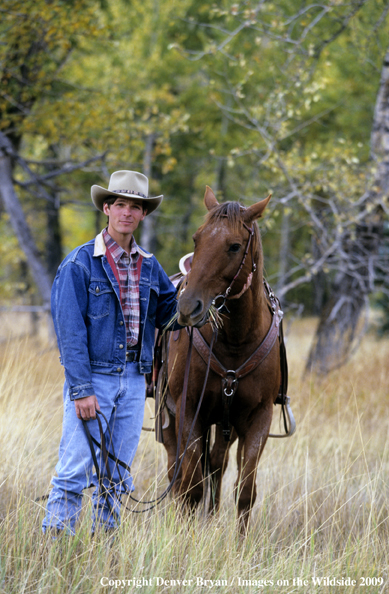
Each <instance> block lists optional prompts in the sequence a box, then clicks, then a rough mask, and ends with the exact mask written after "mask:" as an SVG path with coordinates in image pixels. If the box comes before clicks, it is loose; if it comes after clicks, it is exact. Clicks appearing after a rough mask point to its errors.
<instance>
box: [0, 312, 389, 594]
mask: <svg viewBox="0 0 389 594" xmlns="http://www.w3.org/2000/svg"><path fill="white" fill-rule="evenodd" d="M314 329H315V324H314V321H313V320H302V321H298V322H295V323H293V324H292V325H291V327H290V328H289V329H288V327H287V330H289V331H288V339H287V351H288V361H289V370H290V376H289V396H290V397H291V401H292V408H293V412H294V415H295V418H296V422H297V431H296V433H295V435H294V436H292V437H291V438H288V439H269V441H268V443H267V445H266V448H265V451H264V453H263V456H262V459H261V461H260V463H259V467H258V477H257V488H258V497H257V501H256V503H255V506H254V508H253V512H252V517H251V522H250V526H249V530H248V534H247V537H246V538H245V539H244V540H242V539H241V538H239V534H238V531H237V527H236V516H235V506H234V500H233V485H234V482H235V479H236V462H235V456H231V461H230V466H229V468H228V470H227V472H226V476H225V480H224V486H223V502H222V508H221V511H220V513H219V514H218V515H216V516H215V517H211V518H206V517H204V514H202V513H198V514H197V515H196V516H195V517H193V518H191V519H190V520H188V519H187V518H185V517H182V514H181V512H180V507H179V506H178V505H176V504H175V502H174V501H172V500H171V499H170V498H166V499H165V500H164V501H163V502H162V503H161V505H159V506H158V507H157V508H156V509H154V510H152V511H150V512H147V513H144V514H134V513H131V512H130V511H124V512H123V517H122V525H121V528H120V529H119V530H117V532H116V534H115V539H114V540H113V541H112V540H110V539H108V538H107V537H106V536H105V535H104V534H98V535H97V537H95V538H93V539H91V537H90V528H91V509H90V497H91V492H89V491H87V492H85V495H84V507H83V512H82V516H81V520H80V523H79V526H78V531H77V535H76V536H75V537H73V538H69V537H66V538H61V539H60V540H59V541H55V542H50V541H48V540H47V539H44V538H43V537H42V534H41V529H40V526H41V522H42V518H43V516H44V505H45V502H44V501H41V500H37V498H38V497H39V496H41V495H44V494H45V493H47V492H48V491H49V489H50V480H51V477H52V475H53V473H54V467H55V464H56V462H57V455H58V445H59V440H60V437H61V422H62V383H63V370H62V369H61V366H60V364H59V360H58V352H57V349H56V348H54V347H52V348H48V346H47V345H45V342H44V340H42V337H40V338H39V339H38V338H35V339H34V338H31V337H30V338H29V337H24V338H23V337H22V338H20V337H18V338H13V339H12V340H9V341H8V342H7V341H4V342H1V343H0V366H1V379H0V415H1V416H0V419H1V423H0V555H1V556H0V593H6V594H32V593H42V594H43V593H44V594H70V593H72V594H73V593H74V594H76V593H77V594H78V593H79V594H81V593H82V594H84V593H85V594H87V593H88V594H89V593H90V594H92V593H93V594H95V593H96V594H97V593H105V594H108V593H113V592H146V593H158V594H160V593H163V592H164V593H165V592H173V593H183V594H184V593H185V594H190V593H192V592H196V593H200V592H201V593H203V592H233V593H242V594H243V593H244V594H248V593H254V592H255V593H258V592H261V593H262V592H264V593H277V594H278V593H280V594H292V593H293V594H294V593H296V594H297V593H298V594H316V593H318V594H324V593H331V594H335V593H338V592H346V593H347V594H352V593H354V592H358V593H360V594H365V593H366V594H367V593H374V594H376V593H386V592H389V575H388V568H389V525H388V510H389V448H388V443H389V442H388V432H389V371H388V367H389V340H383V339H381V340H379V339H377V338H376V336H375V334H374V333H373V332H371V333H370V334H367V335H366V336H365V338H364V340H363V342H362V345H361V347H360V348H359V350H358V351H357V353H356V354H355V355H354V356H353V358H352V360H351V361H350V362H349V364H347V365H346V366H345V367H343V368H341V369H340V370H338V371H336V372H334V373H333V374H331V375H330V376H328V377H326V378H325V379H322V380H319V379H317V378H315V377H314V376H310V377H304V378H303V369H304V362H305V360H306V355H307V352H308V349H309V345H310V341H311V339H312V335H313V332H314ZM278 408H279V407H276V408H275V420H274V422H273V427H272V432H278V430H279V429H280V427H279V411H278ZM152 416H153V408H152V405H151V406H149V405H147V406H146V413H145V421H144V423H145V425H146V424H148V425H152V421H151V420H150V417H152ZM133 474H134V477H135V485H136V491H135V493H134V495H135V496H137V497H138V498H139V497H145V498H146V499H151V498H152V497H153V496H155V495H156V494H158V493H161V492H162V491H163V490H164V488H165V487H166V485H167V479H166V461H165V452H164V449H163V447H162V446H161V445H159V444H157V443H156V442H155V439H154V435H153V433H150V432H143V433H142V438H141V444H140V447H139V450H138V453H137V456H136V459H135V462H134V465H133ZM125 504H126V505H127V506H128V507H130V508H133V509H137V510H138V509H139V507H136V504H134V502H132V501H129V500H127V501H125Z"/></svg>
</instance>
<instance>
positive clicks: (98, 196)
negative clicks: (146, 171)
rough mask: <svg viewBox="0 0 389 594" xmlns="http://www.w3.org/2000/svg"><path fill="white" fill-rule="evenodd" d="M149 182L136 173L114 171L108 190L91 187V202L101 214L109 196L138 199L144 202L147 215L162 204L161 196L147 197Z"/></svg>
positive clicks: (141, 174)
mask: <svg viewBox="0 0 389 594" xmlns="http://www.w3.org/2000/svg"><path fill="white" fill-rule="evenodd" d="M148 194H149V180H148V178H147V177H146V176H145V175H143V173H138V172H137V171H115V172H114V173H113V174H112V175H111V177H110V180H109V184H108V190H106V189H105V188H102V187H101V186H96V185H95V186H92V188H91V196H92V202H93V204H94V205H95V207H96V208H98V209H99V210H101V211H102V212H103V204H104V201H105V200H106V199H107V198H109V197H110V196H123V197H124V198H140V199H142V200H144V206H145V207H146V208H147V214H150V213H151V212H153V210H155V209H156V208H157V207H158V206H159V205H160V204H161V202H162V200H163V196H156V197H155V198H151V197H150V196H149V195H148Z"/></svg>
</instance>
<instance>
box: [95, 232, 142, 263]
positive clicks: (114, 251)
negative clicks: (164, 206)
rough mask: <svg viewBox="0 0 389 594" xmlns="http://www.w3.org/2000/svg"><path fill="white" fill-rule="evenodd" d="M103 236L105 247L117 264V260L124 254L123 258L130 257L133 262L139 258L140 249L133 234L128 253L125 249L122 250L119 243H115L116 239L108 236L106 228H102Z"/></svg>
mask: <svg viewBox="0 0 389 594" xmlns="http://www.w3.org/2000/svg"><path fill="white" fill-rule="evenodd" d="M103 238H104V242H105V245H106V246H107V249H108V250H109V251H110V252H111V255H112V258H113V260H114V262H115V264H117V263H118V262H119V260H120V259H121V258H122V257H123V256H124V257H125V258H128V257H130V258H131V260H132V261H133V262H137V261H138V259H139V255H140V251H139V246H138V244H137V243H136V241H135V238H134V236H133V237H132V240H131V249H130V253H129V254H127V252H126V250H124V249H123V248H122V247H121V246H120V245H118V244H117V243H116V241H115V240H114V239H113V238H112V237H111V236H110V234H109V233H108V230H107V228H105V229H103Z"/></svg>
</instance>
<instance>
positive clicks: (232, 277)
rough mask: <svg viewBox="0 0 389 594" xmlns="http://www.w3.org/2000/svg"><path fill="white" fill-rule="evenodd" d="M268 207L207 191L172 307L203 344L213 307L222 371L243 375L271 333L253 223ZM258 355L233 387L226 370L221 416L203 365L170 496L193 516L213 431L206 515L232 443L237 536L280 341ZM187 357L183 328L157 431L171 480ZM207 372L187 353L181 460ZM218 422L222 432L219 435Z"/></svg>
mask: <svg viewBox="0 0 389 594" xmlns="http://www.w3.org/2000/svg"><path fill="white" fill-rule="evenodd" d="M269 200H270V196H269V197H268V198H266V199H265V200H262V201H261V202H258V203H257V204H253V205H252V206H250V207H249V208H244V207H242V206H241V205H240V204H239V203H237V202H227V203H225V204H219V203H218V202H217V200H216V198H215V196H214V194H213V192H212V190H211V189H210V188H209V187H208V186H207V189H206V192H205V197H204V202H205V205H206V207H207V209H208V211H209V212H208V215H207V217H206V220H205V222H204V224H203V225H202V226H201V227H200V228H199V229H198V230H197V232H196V233H195V234H194V236H193V239H194V244H195V248H194V255H193V262H192V267H191V270H190V272H189V274H188V275H187V277H186V279H185V283H184V288H183V290H182V291H181V294H180V296H179V299H178V312H179V316H178V322H179V323H180V324H181V325H182V326H194V327H201V335H202V336H203V338H204V339H205V340H206V342H207V343H208V345H209V344H210V343H211V340H212V334H213V329H212V325H211V324H210V323H206V321H207V320H208V316H209V310H210V307H211V305H212V303H214V305H216V306H217V307H219V306H220V310H221V313H222V319H223V324H222V326H221V327H220V328H219V329H218V333H217V339H216V341H215V343H214V346H213V353H214V355H215V357H216V358H217V360H218V361H219V362H221V364H222V365H221V367H223V366H224V368H225V370H237V369H239V368H240V367H241V366H243V365H244V363H245V362H247V360H248V359H250V357H251V355H252V354H253V353H254V352H255V351H256V350H257V348H258V346H259V345H261V343H262V342H263V340H264V337H265V336H266V335H267V333H269V328H270V327H273V324H272V320H273V317H274V314H273V315H272V311H271V309H270V307H269V303H268V299H267V297H266V295H265V292H264V285H263V276H262V268H263V256H262V245H261V239H260V234H259V230H258V225H257V223H256V219H258V218H260V217H261V216H262V214H263V212H264V210H265V208H266V206H267V204H268V202H269ZM215 298H216V301H215ZM223 303H224V306H223V308H222V307H221V305H222V304H223ZM277 322H278V319H277ZM277 328H278V323H277ZM195 332H196V330H195ZM275 336H277V330H276V335H275ZM200 342H201V341H200ZM195 346H196V345H195ZM203 346H204V345H203ZM265 346H266V349H267V351H268V352H266V354H265V355H264V356H262V359H261V361H260V362H259V364H258V365H257V366H255V365H251V367H254V368H253V369H251V368H250V370H249V372H247V373H246V374H244V376H242V377H241V379H239V382H237V381H236V382H235V381H234V380H236V379H237V378H236V376H234V371H232V373H231V374H230V376H229V377H227V379H226V378H224V379H225V381H227V384H226V383H225V382H224V384H223V385H224V387H225V389H227V395H230V394H231V392H232V391H233V392H234V395H233V399H232V402H231V401H230V402H229V403H228V406H229V410H227V412H226V405H225V402H224V403H223V400H226V399H225V398H224V399H223V394H222V392H223V390H222V379H221V377H220V374H218V373H217V370H216V371H215V370H214V369H213V366H211V369H210V371H209V376H208V380H207V384H206V390H205V394H204V399H203V401H202V404H201V407H200V410H199V413H198V417H197V420H196V422H195V425H194V427H193V430H192V434H191V436H190V438H189V447H188V449H187V452H186V454H185V456H184V459H183V461H182V467H181V470H180V472H179V475H178V478H177V480H176V482H175V485H174V488H173V491H174V492H175V494H176V495H181V496H182V497H183V499H184V501H185V502H186V504H187V505H188V506H189V507H190V508H192V509H193V508H195V507H196V506H197V504H198V503H199V502H200V500H201V499H202V497H203V487H204V480H203V478H204V477H203V469H202V459H203V457H204V436H205V434H206V433H207V430H208V428H209V427H210V426H211V425H216V434H215V441H214V444H213V447H212V449H211V452H210V456H209V473H210V477H211V485H212V490H213V492H212V496H211V510H216V509H218V507H219V505H220V492H221V483H222V476H223V473H224V471H225V469H226V466H227V462H228V451H229V448H230V446H231V444H232V443H233V441H235V439H236V438H238V440H239V442H238V478H237V481H236V484H235V489H236V497H237V503H238V514H239V518H240V524H241V528H242V530H243V531H244V530H245V529H246V528H247V523H248V518H249V513H250V510H251V507H252V506H253V504H254V502H255V499H256V486H255V479H256V471H257V465H258V461H259V458H260V456H261V454H262V451H263V448H264V447H265V444H266V441H267V438H268V436H269V430H270V424H271V421H272V414H273V405H274V402H275V400H276V398H277V394H278V390H279V388H280V382H281V372H280V348H279V342H278V340H275V339H273V341H272V343H271V344H270V346H269V343H267V345H265ZM188 348H189V333H188V331H187V330H186V329H184V330H181V331H180V333H179V336H178V337H177V333H174V334H173V335H172V336H171V338H170V345H169V363H168V389H169V392H170V396H169V399H170V406H169V402H168V408H169V409H170V412H169V415H170V423H169V426H168V427H167V428H165V429H164V432H163V441H164V445H165V448H166V450H167V454H168V469H169V478H170V480H171V479H172V477H173V474H174V466H175V461H176V448H177V435H178V431H179V417H180V414H179V411H180V406H181V399H182V397H183V383H184V379H183V378H184V370H185V366H186V358H187V352H188ZM205 348H206V347H205ZM266 349H265V350H266ZM206 350H207V349H206ZM207 352H209V351H207ZM206 368H207V356H206V355H204V353H203V356H201V353H200V352H199V351H198V350H197V347H196V348H194V349H193V353H192V359H191V363H190V372H189V381H188V389H187V396H186V399H187V401H186V410H185V420H184V424H183V429H182V439H181V446H180V453H181V455H182V453H183V451H184V447H185V444H187V442H188V437H189V434H190V427H191V425H192V421H193V419H194V416H195V413H196V409H197V406H198V402H199V397H200V393H201V391H202V388H203V384H204V378H205V373H206ZM246 371H247V370H246ZM228 373H230V372H229V371H228ZM174 409H175V410H174ZM174 414H175V417H176V418H175V419H174V416H173V415H174ZM226 414H227V421H226V418H225V417H226ZM223 416H224V426H223V427H221V425H220V423H221V422H222V420H223ZM226 422H227V425H230V428H231V435H230V440H229V441H227V440H226V439H225V436H227V437H228V433H229V430H228V428H227V429H226ZM223 431H224V433H225V436H223Z"/></svg>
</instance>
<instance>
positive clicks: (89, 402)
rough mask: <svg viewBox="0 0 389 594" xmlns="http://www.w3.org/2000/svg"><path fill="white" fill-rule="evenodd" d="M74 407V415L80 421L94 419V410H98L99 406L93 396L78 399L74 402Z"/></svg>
mask: <svg viewBox="0 0 389 594" xmlns="http://www.w3.org/2000/svg"><path fill="white" fill-rule="evenodd" d="M74 405H75V407H76V415H77V417H78V418H79V419H80V420H81V421H89V420H90V419H95V418H96V410H100V405H99V403H98V402H97V398H96V396H95V395H93V396H87V397H86V398H78V400H75V401H74Z"/></svg>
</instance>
